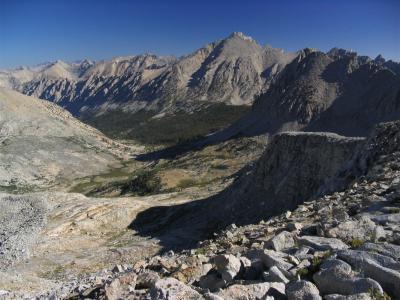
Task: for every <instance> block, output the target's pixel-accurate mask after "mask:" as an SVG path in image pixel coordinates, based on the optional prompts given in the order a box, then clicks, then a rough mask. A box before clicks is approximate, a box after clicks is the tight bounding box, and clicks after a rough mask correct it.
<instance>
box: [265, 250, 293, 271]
mask: <svg viewBox="0 0 400 300" xmlns="http://www.w3.org/2000/svg"><path fill="white" fill-rule="evenodd" d="M260 259H261V261H262V263H263V264H264V266H265V267H267V268H271V267H273V266H276V267H278V268H279V269H281V270H286V271H287V270H289V269H290V268H292V267H293V265H292V264H291V263H289V262H287V261H286V255H285V254H284V253H281V252H276V251H273V250H264V252H262V253H261V255H260Z"/></svg>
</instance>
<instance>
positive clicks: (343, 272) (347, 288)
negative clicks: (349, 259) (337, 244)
mask: <svg viewBox="0 0 400 300" xmlns="http://www.w3.org/2000/svg"><path fill="white" fill-rule="evenodd" d="M313 279H314V282H315V283H316V284H317V287H318V289H319V290H320V291H321V293H322V294H324V295H326V294H335V293H338V294H342V295H353V294H359V293H368V292H369V291H370V290H378V291H379V292H381V293H383V290H382V287H381V286H380V285H379V283H378V282H376V281H375V280H373V279H370V278H358V277H355V276H354V274H353V272H352V270H351V266H350V265H349V264H347V263H345V262H344V261H341V260H338V259H328V260H326V261H325V262H323V263H322V265H321V270H320V271H319V272H318V273H316V274H314V276H313Z"/></svg>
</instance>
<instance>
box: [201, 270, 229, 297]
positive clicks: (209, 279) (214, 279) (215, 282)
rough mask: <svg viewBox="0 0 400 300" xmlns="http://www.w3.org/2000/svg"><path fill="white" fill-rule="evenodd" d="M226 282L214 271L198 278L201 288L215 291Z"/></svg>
mask: <svg viewBox="0 0 400 300" xmlns="http://www.w3.org/2000/svg"><path fill="white" fill-rule="evenodd" d="M225 285H226V282H225V280H223V279H222V278H221V276H220V274H218V273H217V272H216V271H213V272H210V273H208V274H207V275H204V276H202V277H201V278H200V280H199V286H200V287H201V288H203V289H208V290H210V291H211V292H216V291H218V290H219V289H222V288H223V287H225Z"/></svg>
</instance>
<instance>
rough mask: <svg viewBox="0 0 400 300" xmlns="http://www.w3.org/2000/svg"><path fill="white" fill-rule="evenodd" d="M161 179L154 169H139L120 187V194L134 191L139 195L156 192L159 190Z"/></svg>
mask: <svg viewBox="0 0 400 300" xmlns="http://www.w3.org/2000/svg"><path fill="white" fill-rule="evenodd" d="M161 187H162V186H161V179H160V178H159V177H158V176H156V174H155V172H154V171H141V172H139V173H138V174H137V175H136V176H135V177H134V178H133V179H132V180H130V181H128V182H127V183H125V184H124V185H123V186H122V188H121V195H123V194H127V193H134V194H137V195H139V196H145V195H151V194H157V193H159V192H160V190H161Z"/></svg>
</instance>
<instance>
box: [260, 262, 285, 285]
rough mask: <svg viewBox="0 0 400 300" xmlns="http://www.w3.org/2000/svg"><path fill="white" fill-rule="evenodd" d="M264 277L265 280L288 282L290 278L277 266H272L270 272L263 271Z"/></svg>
mask: <svg viewBox="0 0 400 300" xmlns="http://www.w3.org/2000/svg"><path fill="white" fill-rule="evenodd" d="M263 278H264V280H265V281H270V282H283V283H288V282H289V279H287V278H286V276H285V275H284V274H283V273H282V271H281V270H279V268H278V267H277V266H273V267H271V268H270V269H269V270H268V272H264V273H263Z"/></svg>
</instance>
